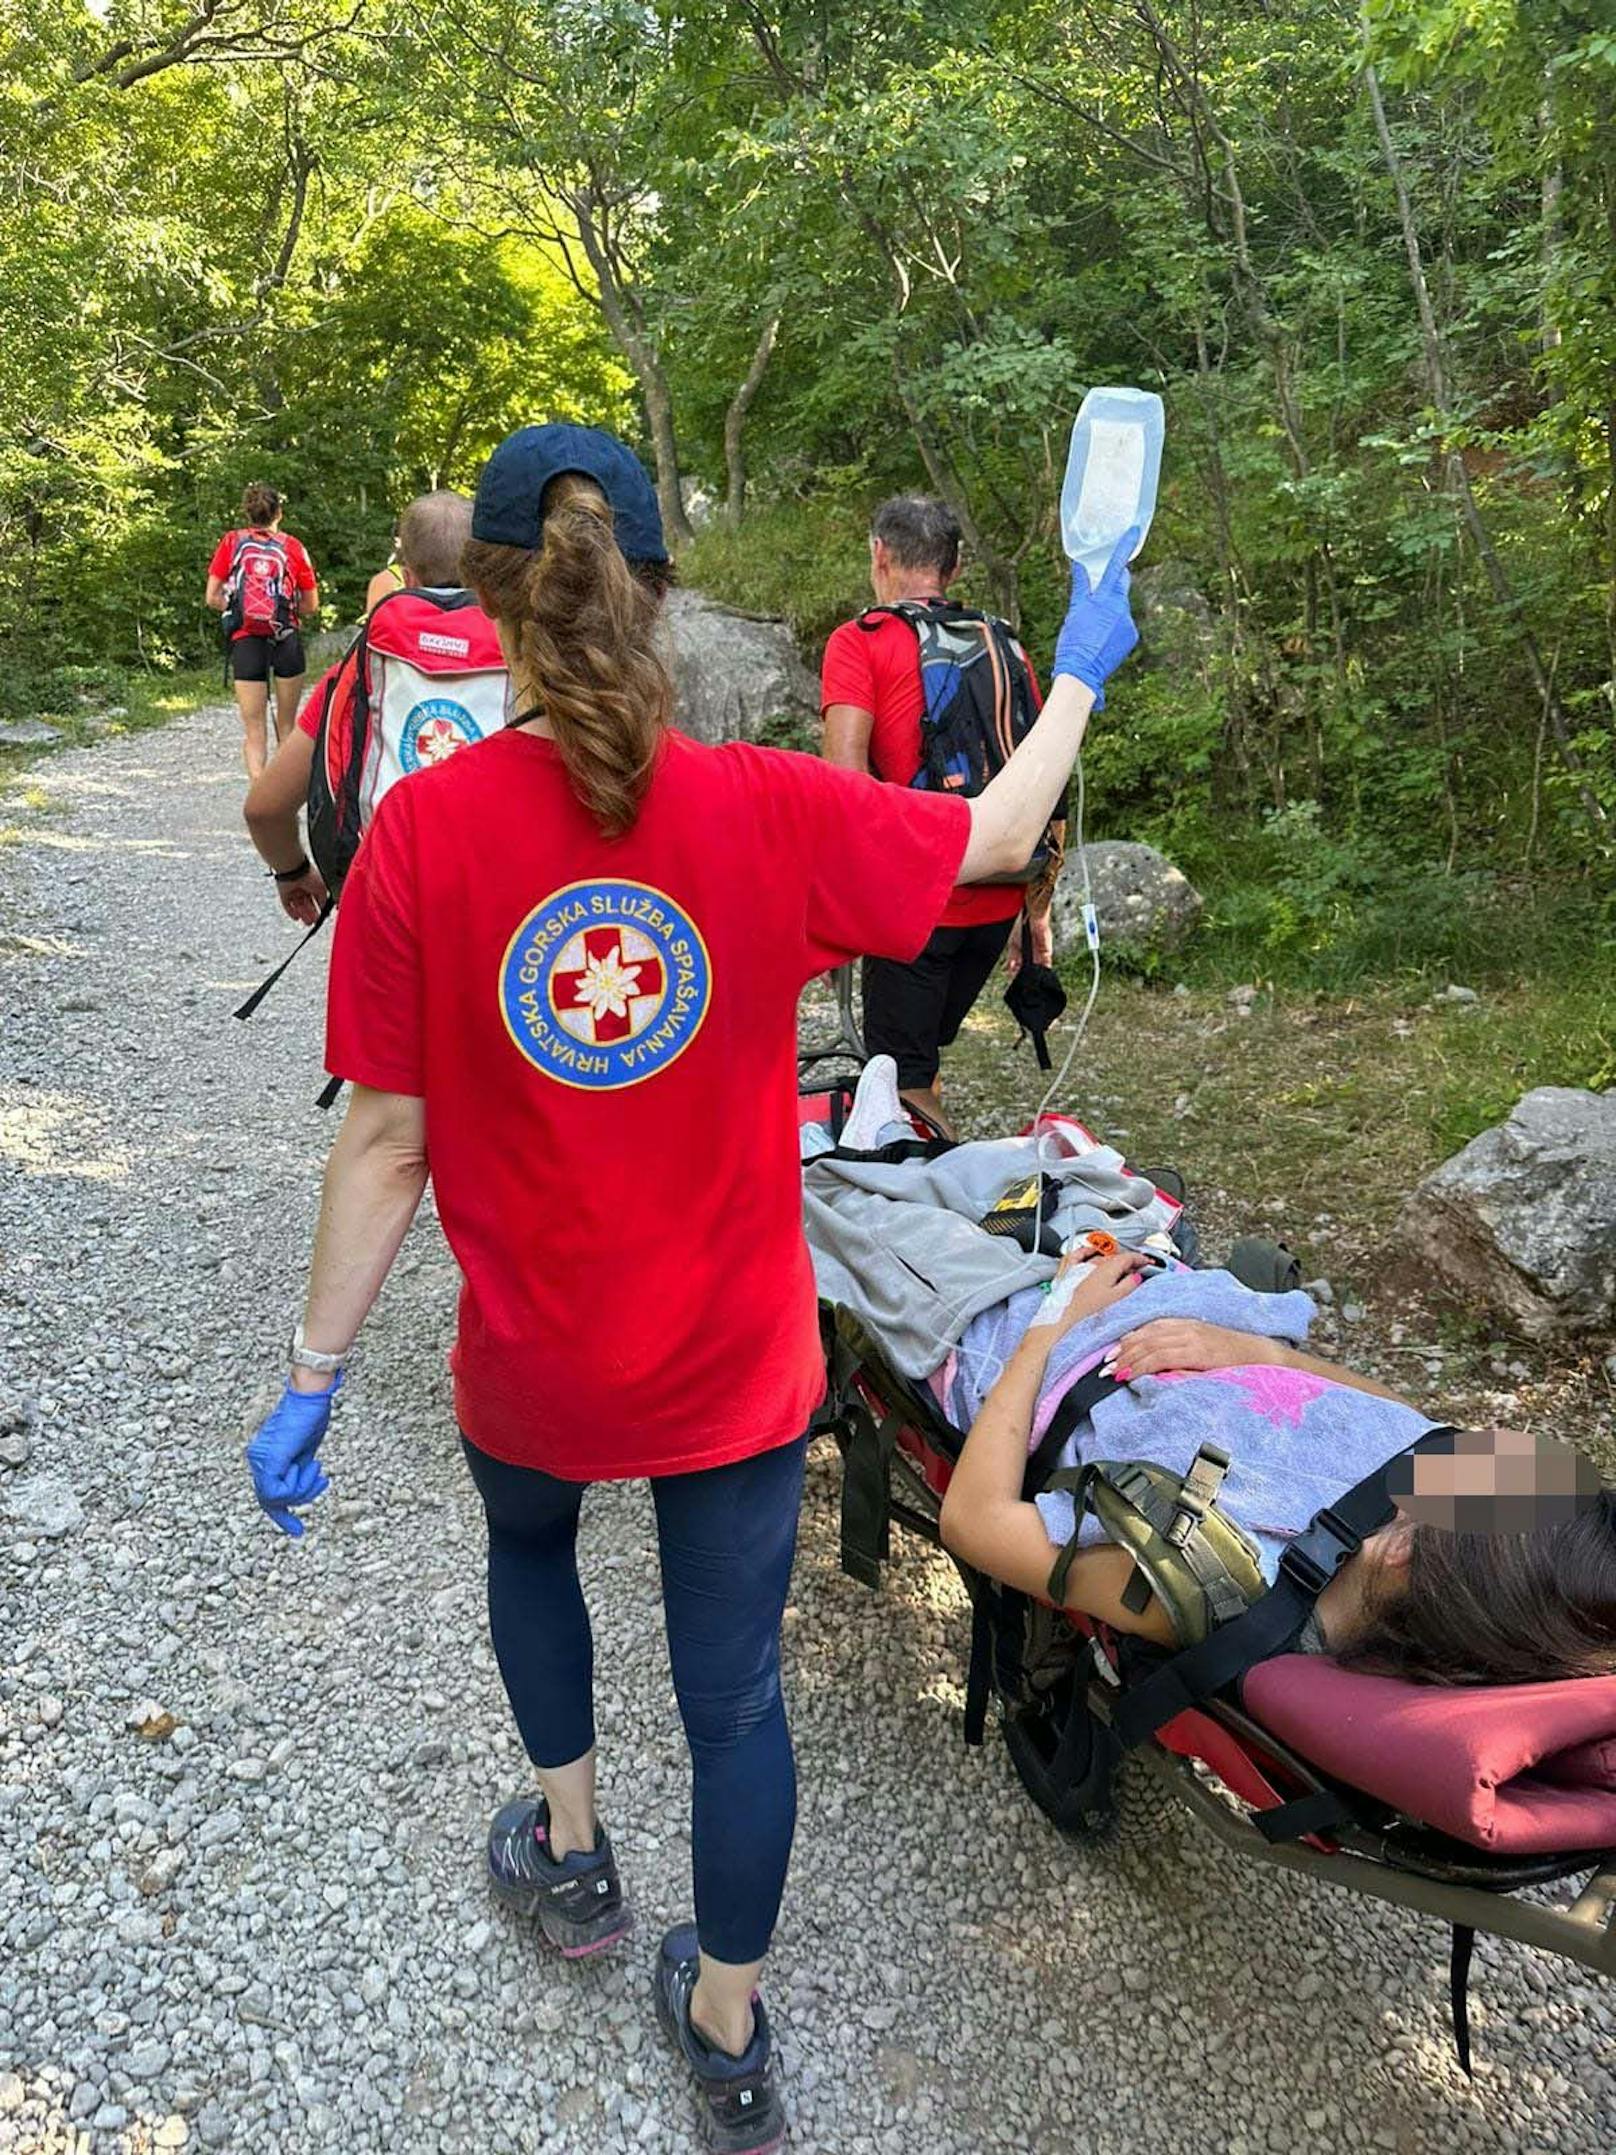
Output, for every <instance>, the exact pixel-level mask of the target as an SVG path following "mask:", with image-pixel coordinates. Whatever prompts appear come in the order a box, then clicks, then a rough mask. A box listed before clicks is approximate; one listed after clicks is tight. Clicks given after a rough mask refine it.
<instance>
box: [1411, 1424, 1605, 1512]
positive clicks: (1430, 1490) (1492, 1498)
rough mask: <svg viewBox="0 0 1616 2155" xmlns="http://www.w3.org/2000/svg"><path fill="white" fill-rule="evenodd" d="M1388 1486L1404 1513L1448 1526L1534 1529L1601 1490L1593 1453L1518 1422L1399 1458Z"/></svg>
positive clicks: (1587, 1503)
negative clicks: (1536, 1433)
mask: <svg viewBox="0 0 1616 2155" xmlns="http://www.w3.org/2000/svg"><path fill="white" fill-rule="evenodd" d="M1386 1486H1387V1488H1388V1490H1389V1491H1390V1493H1391V1494H1392V1495H1393V1496H1394V1497H1395V1498H1396V1499H1397V1508H1398V1510H1399V1511H1400V1512H1401V1513H1402V1514H1403V1515H1404V1517H1405V1518H1408V1519H1412V1520H1414V1521H1415V1522H1416V1523H1417V1524H1418V1525H1420V1526H1432V1527H1437V1528H1439V1529H1441V1530H1442V1531H1443V1532H1445V1533H1449V1534H1533V1533H1537V1532H1538V1531H1540V1530H1541V1529H1543V1528H1545V1527H1555V1526H1564V1525H1565V1524H1566V1523H1567V1522H1568V1521H1569V1520H1572V1519H1574V1518H1576V1517H1577V1515H1578V1513H1579V1512H1584V1511H1587V1510H1588V1509H1589V1508H1590V1507H1591V1506H1592V1505H1593V1503H1594V1502H1595V1500H1596V1499H1597V1498H1598V1495H1599V1490H1600V1479H1599V1470H1598V1469H1597V1467H1595V1465H1594V1463H1593V1461H1592V1460H1591V1459H1585V1458H1584V1457H1583V1456H1582V1454H1581V1453H1580V1452H1579V1451H1577V1450H1575V1449H1574V1447H1573V1446H1571V1445H1569V1444H1561V1443H1559V1442H1557V1441H1556V1440H1555V1439H1554V1438H1552V1437H1532V1436H1528V1435H1527V1434H1526V1432H1525V1431H1524V1430H1519V1429H1461V1430H1456V1431H1455V1432H1454V1434H1453V1436H1452V1437H1451V1439H1449V1441H1448V1442H1447V1443H1446V1444H1443V1445H1440V1446H1438V1447H1437V1448H1436V1449H1433V1450H1430V1451H1421V1452H1414V1453H1411V1454H1409V1455H1407V1456H1405V1457H1404V1458H1402V1459H1395V1460H1393V1462H1392V1464H1391V1466H1390V1467H1389V1468H1388V1469H1387V1475H1386Z"/></svg>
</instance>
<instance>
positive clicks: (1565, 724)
mask: <svg viewBox="0 0 1616 2155" xmlns="http://www.w3.org/2000/svg"><path fill="white" fill-rule="evenodd" d="M1363 80H1364V87H1365V89H1366V90H1367V91H1368V93H1369V109H1370V113H1371V115H1372V117H1373V119H1374V123H1375V137H1376V140H1377V141H1378V142H1379V144H1380V154H1381V156H1382V157H1383V158H1384V159H1385V163H1386V170H1387V172H1388V173H1389V174H1390V175H1391V182H1392V187H1393V190H1394V192H1395V194H1396V196H1397V215H1398V221H1399V222H1400V224H1401V226H1402V230H1403V249H1404V252H1405V253H1406V254H1407V256H1408V274H1409V282H1410V283H1411V284H1412V286H1413V288H1414V306H1415V310H1416V312H1417V313H1418V315H1419V323H1420V343H1421V347H1422V350H1423V353H1424V359H1425V379H1426V389H1427V394H1428V395H1429V397H1430V400H1431V409H1432V410H1433V411H1434V412H1435V413H1436V415H1437V418H1438V419H1439V420H1440V421H1441V423H1442V427H1443V431H1444V432H1445V433H1446V432H1447V431H1449V430H1450V429H1451V427H1452V424H1453V406H1452V402H1451V399H1450V397H1449V394H1448V377H1447V368H1446V366H1445V364H1444V361H1443V356H1442V335H1441V331H1440V330H1439V329H1438V328H1437V321H1436V313H1435V310H1434V308H1433V307H1432V305H1431V289H1430V286H1429V284H1428V283H1427V282H1426V277H1425V258H1424V255H1423V253H1422V251H1421V248H1420V235H1419V228H1418V227H1417V225H1416V224H1415V222H1414V204H1413V201H1412V199H1411V197H1410V195H1409V191H1408V181H1407V178H1406V177H1405V175H1404V172H1403V161H1402V159H1401V158H1400V157H1399V156H1398V154H1397V145H1396V143H1395V142H1393V140H1392V131H1391V128H1390V127H1389V126H1388V124H1387V121H1386V107H1385V104H1384V103H1383V101H1382V99H1381V94H1380V79H1379V77H1378V76H1377V75H1376V73H1375V70H1374V67H1373V65H1372V64H1371V65H1368V66H1366V67H1365V68H1364V71H1363ZM1444 461H1445V466H1446V471H1447V480H1448V484H1449V486H1450V487H1451V488H1452V490H1453V493H1454V495H1455V497H1456V499H1457V500H1458V503H1459V507H1460V510H1461V512H1462V514H1463V516H1464V521H1465V529H1466V530H1467V531H1468V532H1469V534H1470V538H1471V543H1472V544H1473V545H1474V547H1475V549H1476V552H1477V554H1478V555H1479V556H1480V559H1481V565H1482V567H1483V569H1484V570H1485V571H1486V575H1487V582H1488V584H1489V585H1490V586H1491V588H1492V594H1493V597H1494V599H1495V600H1496V602H1497V604H1498V606H1499V608H1500V610H1501V611H1502V612H1503V614H1504V615H1505V617H1506V619H1507V620H1508V622H1509V624H1510V627H1511V628H1512V629H1513V631H1514V633H1515V638H1516V641H1517V643H1518V644H1519V645H1520V649H1521V654H1522V656H1523V657H1524V658H1525V660H1526V664H1527V670H1528V671H1529V672H1530V674H1531V676H1532V683H1533V686H1534V687H1535V688H1536V690H1537V693H1538V696H1539V697H1540V699H1541V700H1542V705H1543V710H1544V712H1545V714H1546V716H1547V718H1548V721H1549V728H1550V731H1551V732H1552V733H1553V735H1554V738H1555V743H1556V745H1557V747H1558V748H1559V751H1560V758H1561V761H1562V762H1563V763H1564V764H1565V767H1566V769H1567V770H1568V771H1569V772H1570V773H1571V777H1572V781H1573V783H1574V785H1575V787H1576V792H1577V798H1578V799H1579V800H1580V801H1581V803H1582V808H1583V813H1584V815H1586V816H1587V818H1588V821H1589V823H1590V825H1591V826H1592V827H1593V829H1594V831H1595V832H1596V833H1601V834H1602V832H1603V826H1604V823H1605V820H1606V818H1605V809H1604V804H1603V803H1602V802H1601V801H1600V799H1599V796H1598V795H1597V794H1596V793H1595V792H1594V790H1593V788H1592V786H1591V785H1590V784H1589V783H1588V775H1587V766H1586V764H1585V763H1584V762H1583V760H1582V757H1581V756H1580V755H1579V754H1578V753H1577V748H1576V744H1575V742H1574V741H1573V740H1572V738H1571V725H1570V721H1569V720H1568V719H1567V717H1566V711H1565V706H1564V704H1562V703H1561V701H1560V698H1559V695H1558V693H1557V691H1556V689H1555V686H1554V679H1553V676H1552V675H1551V673H1550V672H1549V669H1548V668H1547V667H1546V666H1545V665H1544V663H1543V654H1542V652H1541V651H1540V650H1539V648H1538V642H1537V638H1536V636H1534V635H1533V633H1532V630H1531V628H1530V626H1529V625H1528V623H1527V621H1526V619H1525V617H1524V616H1523V614H1522V611H1521V602H1520V600H1519V599H1518V598H1517V596H1516V594H1515V587H1514V585H1513V584H1512V583H1511V582H1510V579H1509V571H1508V570H1507V569H1506V568H1505V567H1504V564H1503V562H1502V561H1501V560H1500V558H1499V554H1498V549H1497V547H1496V546H1494V544H1493V537H1492V533H1491V532H1490V531H1489V530H1488V529H1487V526H1486V523H1485V522H1484V520H1483V518H1482V514H1481V509H1480V507H1479V505H1478V504H1477V501H1476V496H1475V491H1474V489H1473V488H1472V486H1471V484H1470V474H1469V472H1468V471H1467V470H1466V469H1465V461H1464V458H1463V457H1462V456H1461V455H1460V454H1459V452H1458V450H1457V449H1453V448H1449V449H1447V450H1446V451H1445V452H1444Z"/></svg>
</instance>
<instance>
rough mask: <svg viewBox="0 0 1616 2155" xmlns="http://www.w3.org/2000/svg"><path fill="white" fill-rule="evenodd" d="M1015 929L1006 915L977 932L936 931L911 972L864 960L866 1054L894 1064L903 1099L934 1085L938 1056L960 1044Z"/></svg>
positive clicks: (877, 960)
mask: <svg viewBox="0 0 1616 2155" xmlns="http://www.w3.org/2000/svg"><path fill="white" fill-rule="evenodd" d="M1015 924H1016V916H1015V915H1014V914H1012V915H1011V917H1010V919H1009V920H988V921H983V922H982V923H981V924H980V925H979V926H977V927H975V928H939V929H938V930H937V931H936V933H935V934H934V935H933V936H932V939H931V941H930V942H929V943H928V944H927V945H926V947H925V949H924V950H923V951H922V952H921V953H920V956H919V957H918V958H916V960H915V962H914V963H913V965H899V964H897V963H896V962H895V961H894V960H893V959H891V958H866V959H865V961H864V1046H865V1049H866V1051H867V1052H868V1053H869V1054H871V1055H890V1056H891V1057H892V1059H893V1061H894V1062H895V1063H896V1064H897V1066H898V1083H899V1085H900V1086H901V1087H902V1088H903V1089H905V1090H906V1091H907V1090H917V1091H921V1092H924V1091H925V1090H926V1088H927V1087H928V1086H930V1085H932V1084H934V1083H935V1082H936V1078H937V1069H938V1063H939V1060H940V1058H941V1054H942V1050H943V1049H944V1048H946V1047H951V1046H952V1045H953V1043H954V1041H955V1040H956V1039H957V1038H958V1037H959V1029H960V1027H961V1026H962V1025H963V1024H964V1023H965V1020H966V1018H967V1016H968V1015H969V1013H970V1010H971V1006H972V1004H973V1003H974V1002H975V1001H976V999H977V997H978V996H979V995H980V994H981V992H982V990H983V988H984V987H985V986H986V985H987V981H988V976H989V974H990V973H991V972H992V971H993V968H994V967H995V966H996V965H997V964H998V962H999V959H1000V957H1001V956H1002V954H1003V951H1004V946H1005V944H1006V943H1008V942H1009V940H1010V930H1011V929H1012V928H1013V927H1014V926H1015Z"/></svg>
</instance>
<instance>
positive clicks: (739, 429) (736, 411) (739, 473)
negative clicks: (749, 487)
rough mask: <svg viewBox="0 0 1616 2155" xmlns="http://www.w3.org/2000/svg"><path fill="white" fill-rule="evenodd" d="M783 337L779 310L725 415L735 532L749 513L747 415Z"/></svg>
mask: <svg viewBox="0 0 1616 2155" xmlns="http://www.w3.org/2000/svg"><path fill="white" fill-rule="evenodd" d="M779 334H780V310H779V308H778V307H777V308H776V309H775V310H774V312H773V313H772V314H771V315H770V316H769V319H768V320H767V321H766V322H765V323H764V325H763V328H762V331H761V333H760V334H759V337H758V340H757V347H756V349H755V350H754V351H753V353H752V364H751V365H750V366H749V367H748V368H747V370H746V378H745V380H744V381H743V382H742V383H741V386H740V388H739V389H737V390H736V392H735V394H734V396H732V397H731V398H730V400H729V410H728V411H727V412H725V414H724V482H725V483H724V522H725V523H726V524H727V525H728V527H729V529H730V530H731V531H739V530H740V528H741V517H742V515H743V513H744V512H745V509H746V451H745V446H744V443H743V439H742V437H743V436H744V434H745V431H746V415H747V413H748V412H749V411H750V410H751V409H752V403H753V400H754V398H755V397H756V396H757V393H758V391H759V390H760V389H761V388H762V387H763V377H764V375H765V374H766V373H767V372H768V370H769V361H770V359H771V357H772V356H773V353H774V340H775V338H776V337H777V336H778V335H779Z"/></svg>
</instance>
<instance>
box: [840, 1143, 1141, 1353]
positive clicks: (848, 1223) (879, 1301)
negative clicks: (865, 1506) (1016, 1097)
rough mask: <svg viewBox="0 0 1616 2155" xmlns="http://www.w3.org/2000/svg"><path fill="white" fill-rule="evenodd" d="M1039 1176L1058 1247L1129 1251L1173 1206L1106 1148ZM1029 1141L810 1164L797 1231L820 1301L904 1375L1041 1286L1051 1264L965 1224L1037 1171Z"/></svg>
mask: <svg viewBox="0 0 1616 2155" xmlns="http://www.w3.org/2000/svg"><path fill="white" fill-rule="evenodd" d="M1041 1142H1042V1144H1043V1148H1044V1172H1045V1175H1046V1176H1047V1178H1048V1180H1049V1181H1050V1182H1052V1183H1053V1184H1054V1185H1055V1187H1056V1189H1057V1191H1058V1192H1059V1195H1058V1198H1057V1201H1056V1206H1055V1210H1054V1212H1053V1214H1052V1215H1051V1218H1050V1225H1051V1226H1052V1228H1053V1229H1054V1231H1055V1233H1056V1235H1057V1236H1058V1237H1059V1238H1060V1240H1061V1241H1062V1242H1069V1241H1070V1240H1071V1239H1072V1238H1073V1237H1074V1236H1075V1235H1080V1234H1084V1233H1087V1232H1088V1231H1089V1230H1090V1229H1093V1228H1101V1229H1103V1230H1104V1231H1105V1232H1106V1233H1107V1234H1111V1235H1114V1236H1115V1237H1116V1238H1117V1240H1118V1241H1119V1242H1121V1243H1123V1244H1124V1245H1125V1246H1126V1247H1128V1248H1130V1249H1138V1248H1139V1247H1141V1246H1142V1244H1143V1243H1144V1241H1145V1239H1146V1237H1147V1236H1149V1235H1152V1234H1157V1233H1161V1232H1163V1231H1165V1230H1166V1229H1168V1228H1170V1227H1171V1225H1172V1222H1173V1219H1174V1217H1175V1216H1176V1215H1175V1211H1174V1208H1173V1207H1172V1206H1171V1205H1169V1204H1168V1203H1167V1201H1166V1200H1165V1199H1164V1198H1162V1197H1161V1196H1159V1195H1158V1194H1157V1192H1156V1190H1155V1189H1154V1187H1153V1186H1152V1185H1151V1183H1149V1182H1148V1181H1147V1180H1146V1179H1145V1177H1144V1176H1142V1175H1130V1174H1128V1173H1126V1172H1125V1169H1124V1163H1123V1159H1122V1155H1121V1154H1120V1153H1119V1152H1114V1151H1112V1149H1111V1148H1110V1147H1109V1146H1108V1145H1101V1146H1098V1147H1096V1149H1095V1150H1094V1151H1093V1152H1090V1153H1085V1154H1084V1155H1083V1157H1082V1158H1081V1159H1076V1160H1072V1159H1061V1158H1058V1157H1057V1156H1056V1154H1057V1147H1056V1142H1055V1140H1053V1139H1052V1138H1050V1137H1048V1136H1046V1137H1044V1138H1043V1140H1042V1141H1041ZM1037 1166H1038V1156H1037V1153H1036V1152H1035V1150H1034V1141H1033V1139H1032V1138H1030V1137H1013V1138H995V1139H992V1140H989V1141H985V1142H981V1143H977V1144H971V1145H956V1146H955V1147H954V1148H953V1150H952V1151H951V1152H944V1153H940V1154H939V1155H938V1156H937V1158H936V1159H934V1160H922V1159H914V1160H899V1161H886V1160H878V1159H873V1158H872V1159H859V1158H856V1157H853V1158H848V1159H837V1158H832V1157H829V1156H824V1157H821V1158H819V1159H816V1160H810V1161H809V1162H808V1164H807V1166H806V1167H805V1168H804V1169H803V1177H802V1210H803V1228H804V1231H805V1233H806V1235H807V1237H808V1248H809V1251H810V1253H811V1255H812V1257H813V1261H814V1277H815V1279H816V1281H817V1282H818V1286H819V1292H820V1295H821V1297H822V1298H823V1299H824V1300H825V1301H827V1302H835V1303H838V1304H840V1305H841V1306H842V1307H843V1308H846V1309H850V1310H852V1311H853V1312H854V1313H855V1314H856V1315H857V1316H858V1317H860V1318H861V1319H862V1320H863V1321H864V1323H865V1324H867V1325H868V1326H869V1328H870V1330H871V1331H872V1332H873V1333H874V1334H875V1336H876V1337H877V1339H879V1340H880V1342H881V1344H882V1346H883V1348H884V1349H885V1351H886V1354H887V1356H888V1358H889V1360H890V1361H891V1362H892V1363H893V1365H894V1367H895V1368H897V1369H899V1370H900V1371H901V1372H902V1373H903V1375H904V1376H906V1377H924V1376H927V1375H929V1374H930V1372H931V1371H932V1370H934V1369H935V1368H936V1367H937V1365H938V1364H939V1363H940V1362H942V1361H943V1360H945V1359H946V1357H947V1355H948V1354H949V1351H950V1350H951V1349H952V1348H953V1347H954V1346H956V1345H957V1344H958V1341H959V1338H960V1335H961V1334H962V1333H963V1331H964V1330H965V1327H966V1326H967V1325H968V1324H969V1323H970V1321H971V1319H972V1318H973V1317H975V1316H977V1315H978V1314H979V1313H980V1312H981V1311H982V1310H985V1309H990V1308H991V1307H992V1306H993V1304H994V1303H995V1302H1003V1301H1005V1300H1006V1299H1007V1298H1008V1297H1009V1296H1011V1295H1013V1294H1014V1293H1015V1292H1016V1291H1017V1289H1018V1288H1022V1287H1035V1286H1037V1285H1038V1284H1039V1283H1040V1282H1041V1281H1043V1280H1047V1279H1052V1278H1053V1277H1054V1273H1055V1262H1056V1261H1055V1259H1054V1258H1053V1257H1039V1256H1032V1255H1029V1254H1028V1252H1027V1251H1025V1250H1023V1249H1020V1248H1019V1247H1018V1246H1017V1245H1016V1243H1015V1242H1014V1241H1012V1240H1011V1239H1010V1237H1009V1236H1007V1235H990V1234H989V1233H988V1232H987V1231H986V1229H985V1228H983V1227H980V1226H978V1224H977V1222H978V1221H979V1220H981V1219H982V1217H983V1215H984V1214H985V1213H988V1212H990V1211H991V1210H992V1209H993V1207H994V1206H995V1205H996V1204H997V1203H998V1202H999V1199H1000V1198H1001V1197H1003V1196H1004V1194H1005V1192H1006V1191H1007V1190H1011V1189H1014V1188H1015V1187H1016V1185H1017V1184H1018V1183H1023V1182H1026V1181H1027V1180H1028V1179H1029V1178H1030V1177H1031V1176H1032V1175H1033V1174H1034V1173H1036V1171H1037Z"/></svg>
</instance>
